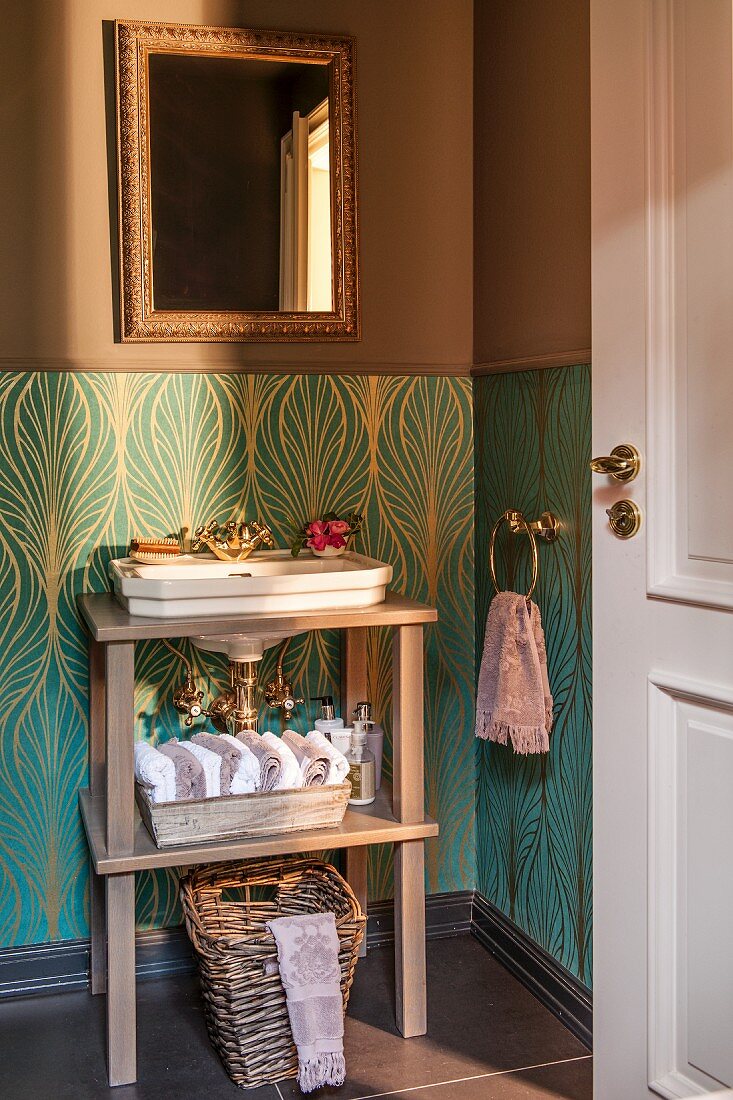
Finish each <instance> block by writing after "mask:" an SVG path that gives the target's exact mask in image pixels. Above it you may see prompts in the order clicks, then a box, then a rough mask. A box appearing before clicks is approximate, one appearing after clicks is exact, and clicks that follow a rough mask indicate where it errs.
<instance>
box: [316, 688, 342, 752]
mask: <svg viewBox="0 0 733 1100" xmlns="http://www.w3.org/2000/svg"><path fill="white" fill-rule="evenodd" d="M311 702H312V703H316V702H318V703H320V704H321V717H320V718H316V720H315V722H314V727H315V729H317V730H319V732H320V733H322V734H324V736H325V737H327V738H328V739H329V741H330V740H331V730H342V729H343V728H344V720H343V718H337V717H336V709H335V707H334V705H333V696H331V695H313V696H311Z"/></svg>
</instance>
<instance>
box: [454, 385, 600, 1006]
mask: <svg viewBox="0 0 733 1100" xmlns="http://www.w3.org/2000/svg"><path fill="white" fill-rule="evenodd" d="M590 400H591V398H590V367H587V366H578V367H573V368H559V369H556V370H539V371H527V372H523V373H518V374H504V375H492V376H488V377H485V378H480V379H477V380H476V384H475V387H474V416H475V432H476V471H475V476H476V604H477V616H476V642H477V652H479V653H480V652H481V647H482V643H483V632H484V625H485V623H486V615H487V611H488V605H489V601H490V599H491V596H492V595H493V589H492V588H491V581H490V579H489V574H488V541H489V533H490V530H491V525H492V524H493V522H494V521H495V519H496V517H497V516H498V515H500V514H501V512H503V511H504V510H505V509H506V508H509V507H515V508H520V509H521V510H522V511H524V512H525V513H526V514H528V515H529V514H531V518H535V517H536V516H537V515H539V513H540V512H541V511H542V510H543V509H545V508H549V509H551V510H552V511H554V512H555V513H556V514H557V516H558V517H559V518H560V520H561V521H562V524H563V531H562V533H561V536H560V538H559V540H558V541H557V542H556V543H555V544H553V545H552V546H546V545H540V547H539V553H540V567H541V569H540V580H539V584H538V586H537V593H536V596H535V599H536V600H537V602H538V604H539V607H540V610H541V612H542V619H543V623H544V628H545V635H546V640H547V656H548V663H549V673H550V683H551V686H552V693H553V696H554V700H555V725H554V730H553V732H552V734H551V737H550V744H551V749H550V753H549V755H548V756H547V757H527V758H525V757H519V756H515V755H514V754H513V753H511V752H510V751H508V750H507V749H506V748H505V747H503V746H499V745H491V744H489V743H487V742H483V741H482V742H479V743H477V749H476V751H477V800H476V861H477V868H476V880H477V889H478V890H479V891H480V892H481V893H482V894H483V895H484V896H485V897H486V898H488V899H489V900H490V901H491V902H493V903H494V904H495V905H497V906H498V907H499V908H500V909H502V910H503V912H505V913H506V914H507V915H508V916H509V917H510V918H511V919H512V920H513V921H515V923H516V924H518V925H519V926H520V927H521V928H522V929H524V930H525V931H526V932H527V933H528V934H529V935H530V936H531V937H532V938H533V939H534V940H535V941H536V942H538V943H539V944H541V945H542V946H543V947H544V948H546V950H548V951H549V952H551V954H552V955H554V956H555V958H557V959H559V961H560V962H561V963H563V964H564V965H565V966H566V967H568V968H569V969H570V970H571V971H572V972H573V973H574V974H576V975H577V976H578V977H579V978H580V979H581V981H583V982H585V983H586V984H587V985H590V982H591V925H592V921H591V885H592V882H591V842H592V832H591V806H592V792H591V588H590V581H591V517H590V505H591V489H590V471H589V469H588V460H589V459H590V441H591V427H590V414H591V405H590ZM501 553H502V556H503V555H508V556H503V561H504V565H505V572H504V574H503V576H504V578H505V583H506V584H507V587H514V585H515V584H517V585H523V584H525V585H526V582H527V571H526V566H527V563H528V562H529V555H528V553H527V548H526V540H524V539H519V538H516V539H513V541H512V543H511V545H507V543H506V541H503V542H502V551H501ZM501 577H502V574H501V573H500V580H501Z"/></svg>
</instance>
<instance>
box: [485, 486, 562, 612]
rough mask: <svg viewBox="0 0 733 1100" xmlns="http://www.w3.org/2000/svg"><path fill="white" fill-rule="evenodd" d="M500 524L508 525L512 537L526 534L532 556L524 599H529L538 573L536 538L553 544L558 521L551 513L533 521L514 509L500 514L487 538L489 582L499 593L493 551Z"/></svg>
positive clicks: (538, 560)
mask: <svg viewBox="0 0 733 1100" xmlns="http://www.w3.org/2000/svg"><path fill="white" fill-rule="evenodd" d="M502 523H506V524H508V526H509V530H510V531H511V533H512V534H513V535H518V534H522V533H526V534H527V536H528V537H529V546H530V552H531V554H532V580H531V582H530V585H529V589H528V590H527V593H526V598H527V599H529V598H530V596H531V595H532V593H533V592H534V590H535V586H536V584H537V579H538V577H539V572H540V556H539V554H538V552H537V536H539V537H540V538H541V539H544V541H545V542H554V541H555V539H556V538H557V534H558V531H559V529H560V521H559V520H558V518H557V516H556V515H554V514H553V513H552V512H543V513H542V515H541V516H540V518H539V519H533V520H528V519H525V518H524V515H523V513H522V512H520V511H518V509H516V508H507V510H506V512H502V514H501V515H500V516H499V518H498V520H497V521H496V523H495V524H494V526H493V527H492V528H491V537H490V538H489V569H490V570H491V580H492V582H493V585H494V588H495V590H496V591H497V592H500V591H501V589H500V588H499V582H498V581H497V579H496V560H495V549H496V536H497V533H498V531H499V528H500V527H501V525H502Z"/></svg>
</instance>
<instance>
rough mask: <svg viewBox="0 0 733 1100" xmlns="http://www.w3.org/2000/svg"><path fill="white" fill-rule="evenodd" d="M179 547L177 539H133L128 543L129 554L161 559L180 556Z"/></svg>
mask: <svg viewBox="0 0 733 1100" xmlns="http://www.w3.org/2000/svg"><path fill="white" fill-rule="evenodd" d="M180 552H181V547H180V545H179V543H178V539H173V538H163V539H141V538H134V539H132V541H131V542H130V553H131V554H146V555H153V556H161V557H168V558H170V557H175V556H176V555H177V554H180Z"/></svg>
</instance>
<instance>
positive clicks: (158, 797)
mask: <svg viewBox="0 0 733 1100" xmlns="http://www.w3.org/2000/svg"><path fill="white" fill-rule="evenodd" d="M135 778H136V779H137V781H138V783H142V785H143V786H144V787H145V788H146V789H147V790H148V792H149V793H150V801H151V802H175V800H176V766H175V764H174V763H173V761H172V760H169V759H168V757H167V756H164V755H163V753H162V752H158V750H157V749H154V748H153V746H152V745H149V744H148V743H147V741H136V742H135Z"/></svg>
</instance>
